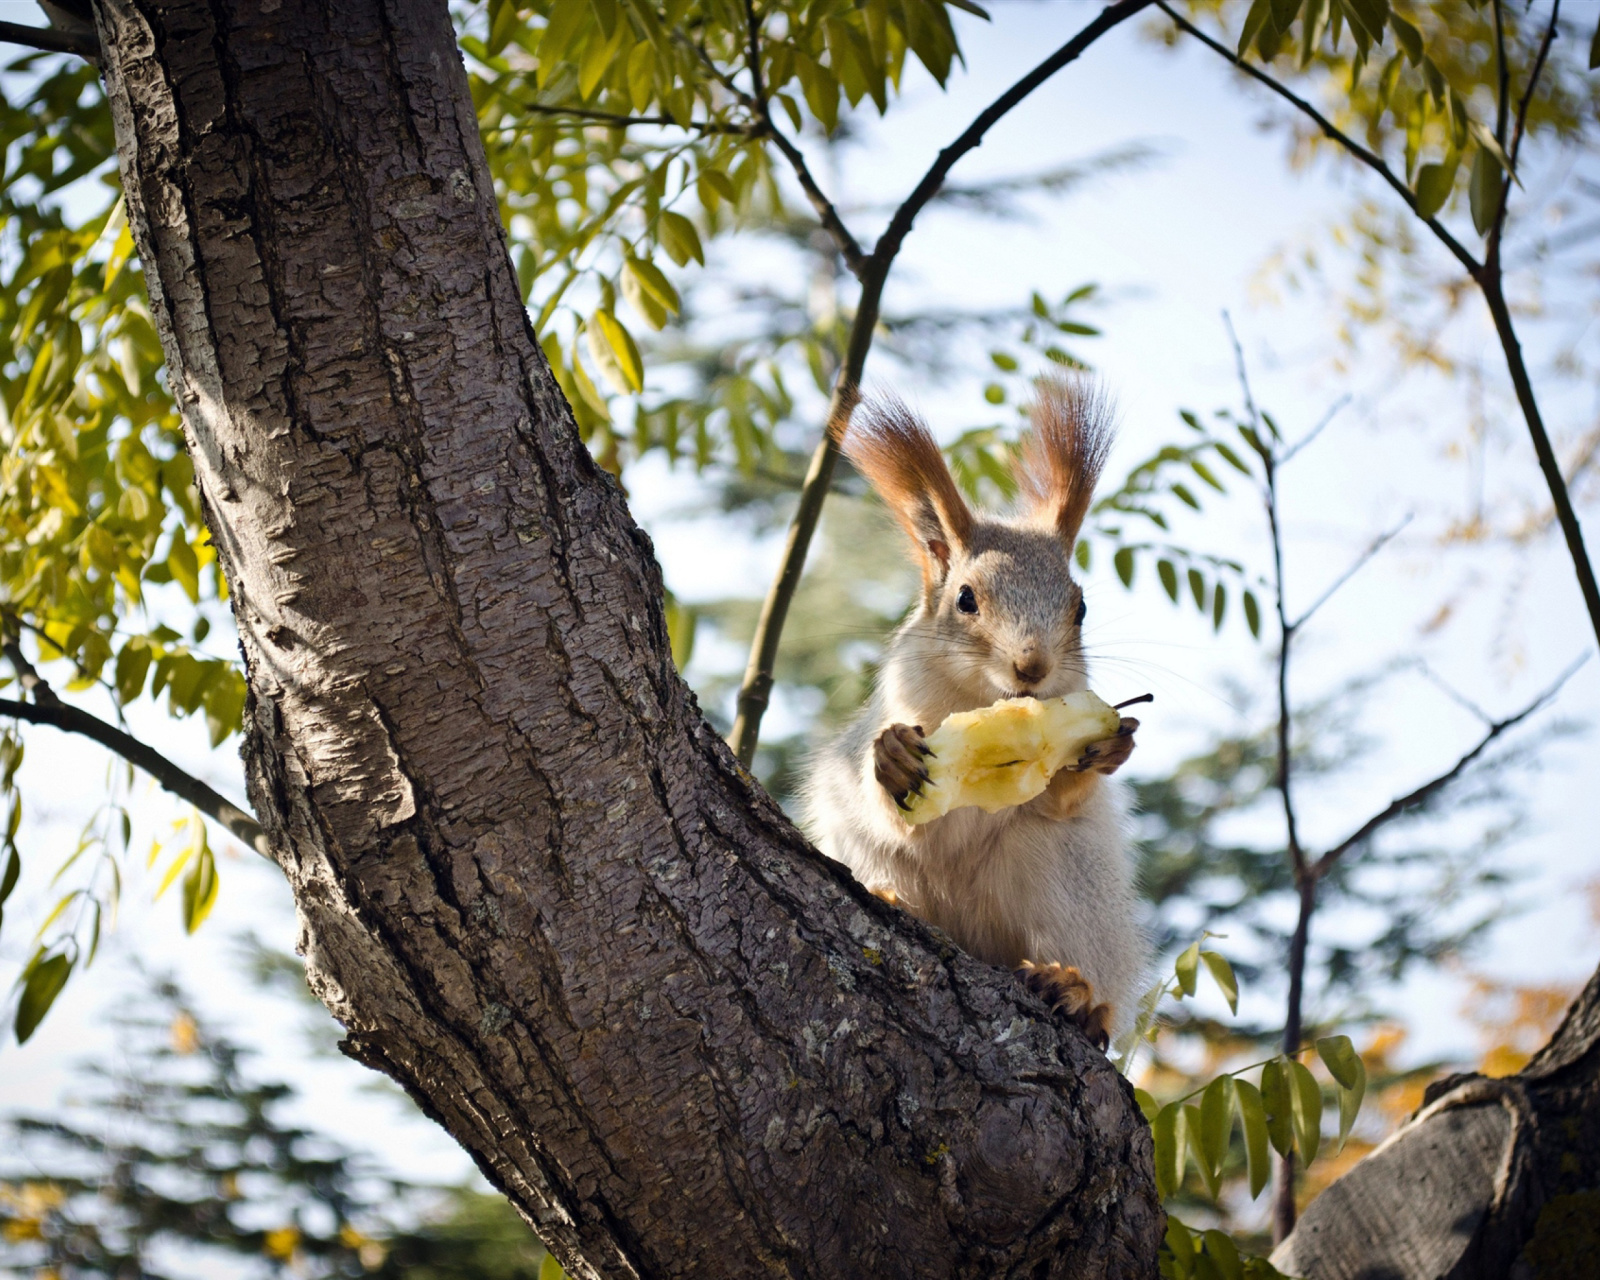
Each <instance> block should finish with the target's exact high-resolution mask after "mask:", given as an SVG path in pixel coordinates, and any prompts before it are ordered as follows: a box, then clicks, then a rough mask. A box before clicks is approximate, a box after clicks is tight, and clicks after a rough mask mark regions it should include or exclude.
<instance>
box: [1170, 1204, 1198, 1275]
mask: <svg viewBox="0 0 1600 1280" xmlns="http://www.w3.org/2000/svg"><path fill="white" fill-rule="evenodd" d="M1166 1244H1167V1248H1168V1249H1169V1250H1170V1251H1171V1253H1172V1260H1173V1262H1174V1263H1175V1264H1176V1266H1177V1268H1178V1280H1188V1278H1189V1277H1190V1276H1192V1275H1194V1254H1195V1249H1196V1247H1197V1242H1196V1240H1195V1238H1194V1234H1193V1232H1191V1231H1190V1230H1189V1228H1188V1227H1186V1226H1184V1225H1183V1223H1182V1222H1180V1221H1178V1219H1177V1217H1176V1216H1174V1215H1173V1214H1170V1213H1169V1214H1168V1215H1167V1231H1166Z"/></svg>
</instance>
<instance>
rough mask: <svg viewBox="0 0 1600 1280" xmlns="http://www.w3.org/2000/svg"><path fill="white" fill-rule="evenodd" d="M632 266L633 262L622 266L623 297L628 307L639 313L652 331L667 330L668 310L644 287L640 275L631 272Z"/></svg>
mask: <svg viewBox="0 0 1600 1280" xmlns="http://www.w3.org/2000/svg"><path fill="white" fill-rule="evenodd" d="M632 265H633V264H632V263H631V262H625V263H623V266H622V278H621V282H622V296H623V297H624V298H626V299H627V300H628V305H629V306H630V307H632V308H633V309H634V311H635V312H637V313H638V315H639V317H640V319H642V320H643V321H644V322H645V323H646V324H648V325H649V326H650V327H651V328H652V329H658V330H659V329H665V328H666V327H667V309H666V308H665V307H663V306H662V305H661V303H660V302H659V301H657V299H656V298H655V296H654V295H653V294H652V293H651V292H650V291H649V290H648V289H646V288H645V287H644V285H643V283H642V282H641V281H640V279H639V276H638V274H637V273H636V272H634V271H633V270H631V267H632Z"/></svg>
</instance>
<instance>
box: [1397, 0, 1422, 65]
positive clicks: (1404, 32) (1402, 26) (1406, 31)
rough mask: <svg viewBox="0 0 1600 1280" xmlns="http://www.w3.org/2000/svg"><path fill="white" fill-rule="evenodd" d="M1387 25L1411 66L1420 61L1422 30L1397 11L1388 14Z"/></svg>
mask: <svg viewBox="0 0 1600 1280" xmlns="http://www.w3.org/2000/svg"><path fill="white" fill-rule="evenodd" d="M1389 27H1390V30H1392V31H1393V32H1394V38H1395V40H1396V41H1397V42H1398V43H1399V45H1400V47H1401V49H1403V50H1404V51H1405V55H1406V58H1407V60H1408V61H1409V62H1410V63H1411V65H1412V66H1416V65H1417V64H1418V63H1419V62H1421V61H1422V32H1420V31H1418V30H1417V29H1416V27H1415V26H1413V25H1412V24H1411V23H1409V22H1407V21H1406V20H1405V19H1404V18H1402V17H1401V16H1400V15H1399V14H1398V13H1390V14H1389Z"/></svg>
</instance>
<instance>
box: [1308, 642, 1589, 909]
mask: <svg viewBox="0 0 1600 1280" xmlns="http://www.w3.org/2000/svg"><path fill="white" fill-rule="evenodd" d="M1587 660H1588V655H1587V654H1585V655H1584V656H1583V657H1582V658H1579V659H1578V661H1577V662H1575V663H1574V664H1573V665H1572V666H1570V667H1568V668H1567V669H1566V670H1565V671H1564V672H1562V674H1561V677H1560V679H1558V680H1557V681H1556V682H1555V683H1554V684H1552V685H1551V686H1550V687H1549V688H1548V689H1546V690H1545V691H1544V692H1543V693H1541V694H1540V695H1539V696H1538V697H1537V698H1535V699H1534V700H1533V701H1532V702H1530V703H1529V704H1528V705H1527V706H1525V707H1523V708H1522V710H1521V711H1519V712H1517V713H1516V714H1515V715H1512V716H1507V717H1506V718H1505V719H1504V720H1496V721H1495V722H1494V723H1493V724H1491V725H1490V726H1489V727H1488V729H1487V730H1485V732H1484V735H1483V737H1482V738H1480V739H1478V742H1477V744H1476V745H1475V746H1474V747H1473V748H1472V750H1470V751H1468V752H1467V753H1466V754H1465V755H1463V756H1462V757H1461V759H1459V760H1457V761H1456V762H1455V764H1453V765H1451V766H1450V768H1448V769H1446V770H1445V771H1444V772H1443V773H1441V774H1440V775H1439V776H1438V777H1436V778H1431V779H1430V780H1428V781H1427V782H1424V783H1423V784H1422V785H1421V786H1420V787H1418V788H1416V789H1415V790H1414V791H1409V792H1407V793H1406V794H1405V795H1403V796H1401V797H1400V798H1399V799H1398V800H1391V801H1390V802H1389V804H1388V806H1387V807H1386V808H1384V809H1383V810H1382V811H1381V812H1379V813H1375V814H1373V815H1372V817H1370V818H1368V819H1367V820H1366V821H1365V822H1363V823H1362V824H1361V826H1360V827H1358V828H1357V829H1356V830H1355V831H1354V832H1352V833H1351V834H1350V835H1348V836H1346V837H1345V838H1344V839H1343V840H1341V841H1340V842H1339V843H1338V844H1336V845H1334V846H1333V848H1331V849H1329V850H1328V851H1327V852H1326V853H1324V854H1323V855H1322V856H1321V857H1320V858H1318V859H1317V860H1316V862H1315V863H1313V864H1312V867H1311V871H1312V874H1313V875H1314V876H1316V877H1317V878H1319V879H1320V878H1321V877H1323V876H1325V875H1327V874H1328V872H1329V871H1331V870H1332V869H1333V865H1334V863H1336V862H1338V861H1339V859H1340V858H1342V857H1344V855H1345V854H1347V853H1348V852H1350V850H1351V849H1354V848H1355V847H1356V846H1358V845H1360V844H1362V843H1364V842H1365V841H1367V840H1370V839H1371V838H1372V837H1373V835H1374V834H1376V833H1377V831H1378V830H1379V829H1380V828H1382V827H1385V826H1387V825H1388V824H1389V823H1391V822H1393V821H1394V820H1395V819H1396V818H1399V817H1403V816H1404V815H1405V814H1407V813H1410V812H1411V811H1412V810H1413V809H1416V808H1417V807H1418V806H1420V805H1423V804H1426V803H1427V802H1428V801H1429V800H1431V799H1432V798H1433V797H1434V796H1435V795H1437V794H1438V793H1439V792H1440V791H1442V790H1444V788H1446V787H1448V786H1449V785H1450V784H1451V783H1452V782H1454V781H1455V780H1456V779H1457V778H1459V777H1460V776H1461V774H1462V773H1463V772H1464V771H1465V770H1466V768H1467V766H1469V765H1470V764H1471V763H1472V762H1473V761H1474V760H1476V759H1477V758H1478V757H1479V756H1481V755H1482V754H1483V753H1484V752H1485V751H1487V750H1488V749H1489V744H1490V743H1492V742H1493V741H1494V740H1495V739H1496V738H1498V737H1500V736H1501V734H1503V733H1506V732H1508V731H1509V730H1511V729H1514V728H1516V727H1517V726H1518V725H1519V724H1521V723H1522V722H1523V721H1524V720H1526V719H1527V718H1528V717H1529V716H1531V715H1533V713H1534V712H1536V711H1538V710H1539V709H1540V708H1541V707H1544V706H1547V705H1548V704H1549V703H1550V701H1551V700H1552V699H1553V698H1554V697H1555V696H1556V694H1558V693H1560V692H1561V687H1562V686H1563V685H1564V684H1566V682H1567V681H1568V680H1570V679H1571V678H1572V675H1573V673H1574V672H1575V671H1577V669H1578V668H1579V667H1581V666H1582V665H1583V664H1584V662H1586V661H1587Z"/></svg>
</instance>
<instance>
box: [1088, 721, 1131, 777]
mask: <svg viewBox="0 0 1600 1280" xmlns="http://www.w3.org/2000/svg"><path fill="white" fill-rule="evenodd" d="M1138 727H1139V722H1138V721H1137V720H1135V719H1134V718H1133V717H1132V716H1123V717H1122V723H1121V724H1120V725H1119V726H1118V727H1117V736H1116V737H1114V738H1101V739H1100V741H1099V742H1091V743H1090V744H1089V745H1088V746H1086V747H1085V748H1084V749H1083V754H1082V755H1081V756H1079V757H1078V763H1077V764H1076V765H1074V766H1073V768H1075V769H1076V770H1077V771H1078V772H1079V773H1087V772H1088V771H1089V770H1090V769H1093V770H1094V771H1095V772H1096V773H1115V772H1116V771H1117V770H1118V769H1120V768H1122V766H1123V765H1125V764H1126V763H1127V762H1128V757H1129V756H1131V755H1132V754H1133V732H1134V730H1135V729H1137V728H1138Z"/></svg>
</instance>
